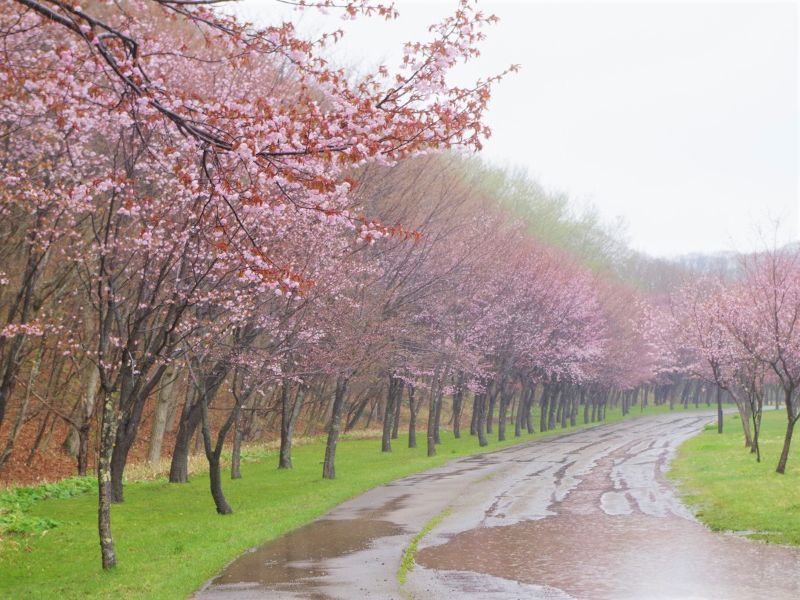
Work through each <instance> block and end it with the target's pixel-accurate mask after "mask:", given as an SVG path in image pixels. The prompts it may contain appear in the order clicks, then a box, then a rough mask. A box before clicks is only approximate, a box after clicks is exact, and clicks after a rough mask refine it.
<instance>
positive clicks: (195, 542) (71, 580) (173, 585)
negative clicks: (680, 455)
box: [0, 407, 705, 600]
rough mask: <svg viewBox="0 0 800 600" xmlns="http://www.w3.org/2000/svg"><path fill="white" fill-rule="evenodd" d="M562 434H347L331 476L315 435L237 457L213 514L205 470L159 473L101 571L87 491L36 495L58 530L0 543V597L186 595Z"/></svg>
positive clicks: (138, 486)
mask: <svg viewBox="0 0 800 600" xmlns="http://www.w3.org/2000/svg"><path fill="white" fill-rule="evenodd" d="M703 408H705V407H703ZM677 410H680V409H676V411H677ZM662 412H668V407H650V408H647V409H646V410H645V411H644V412H643V413H642V412H641V411H640V410H639V409H638V408H636V409H635V410H633V411H632V413H631V416H637V415H640V414H656V413H662ZM606 417H607V418H606V423H609V422H614V421H619V420H621V419H622V418H623V417H622V415H621V412H620V411H619V410H618V409H617V410H611V409H609V410H608V413H607V415H606ZM579 420H580V415H579ZM535 422H536V423H537V424H538V420H537V421H535ZM578 427H583V426H581V425H579V426H578ZM568 430H569V429H567V430H562V429H557V430H555V431H552V432H548V433H546V434H544V435H543V434H538V433H537V434H534V435H528V434H525V435H523V436H522V437H521V438H514V437H513V428H512V430H511V433H510V439H509V440H507V441H506V442H501V443H498V442H497V441H496V439H495V438H494V436H493V437H492V440H491V442H490V444H489V446H487V447H486V448H483V449H481V448H479V447H478V444H477V440H476V439H475V438H474V437H471V436H469V435H465V436H464V437H462V438H461V439H459V440H456V439H454V438H453V437H452V435H451V434H450V433H449V432H444V435H443V443H442V445H441V446H439V448H438V455H437V456H435V457H433V458H428V457H427V456H426V452H425V447H424V443H421V444H420V447H419V448H416V449H409V448H407V447H406V445H407V444H406V440H405V439H403V438H402V437H401V439H399V440H397V441H395V443H394V444H393V446H394V451H393V452H392V453H390V454H384V453H381V452H380V442H379V441H377V440H363V439H362V440H347V441H343V442H342V443H341V444H340V446H339V449H338V452H337V460H336V472H337V479H335V480H333V481H328V480H323V479H321V477H320V475H321V470H322V459H323V456H324V451H325V449H324V443H323V441H322V440H319V441H318V442H316V443H311V444H308V445H305V446H301V447H299V448H296V449H295V451H294V452H293V463H294V469H292V470H289V471H286V470H280V471H279V470H278V469H276V463H277V456H276V455H274V454H273V455H265V456H264V457H263V459H262V460H260V461H259V462H254V463H249V464H245V465H243V466H242V472H243V478H242V479H240V480H236V481H230V480H226V481H225V482H224V487H225V493H226V495H227V497H228V500H229V501H230V504H231V506H233V509H234V511H235V513H234V514H233V515H228V516H219V515H217V514H216V513H215V512H214V505H213V502H212V501H211V497H210V494H209V491H208V475H207V474H199V475H196V476H194V477H193V478H192V481H191V482H190V483H187V484H183V485H173V484H169V483H167V482H166V480H163V479H162V480H157V481H139V482H132V483H128V484H127V485H126V488H125V499H126V501H125V503H124V504H121V505H118V506H114V507H113V511H112V513H113V514H112V528H113V532H114V536H115V539H116V543H117V554H118V559H119V566H118V567H117V568H116V569H114V570H113V571H110V572H104V571H103V570H102V569H101V568H100V560H99V545H98V541H97V530H96V526H97V513H96V502H97V499H96V496H95V494H93V493H88V494H83V495H79V496H76V497H71V498H61V499H58V498H49V499H47V500H43V501H37V502H35V503H33V505H32V506H30V507H29V508H27V509H26V511H25V514H26V515H27V516H29V517H30V518H38V519H49V520H52V521H54V522H57V523H58V526H57V527H55V528H53V529H45V530H44V531H42V532H40V533H36V534H28V535H14V534H12V535H7V534H6V535H4V537H3V539H0V598H4V599H5V598H9V599H17V598H37V599H40V600H47V599H58V600H66V599H70V598H116V599H118V598H137V599H138V598H159V599H164V600H167V599H172V598H176V599H177V598H186V597H187V596H188V595H189V594H191V593H192V592H193V591H195V590H196V589H198V588H199V587H200V586H201V585H202V584H203V582H205V581H206V580H208V579H209V578H210V577H212V576H213V575H214V574H216V573H217V572H219V571H220V570H221V569H222V567H223V566H224V565H225V564H226V563H228V562H229V561H230V560H232V559H233V558H234V557H236V556H237V555H239V554H241V553H242V552H244V551H245V550H247V549H248V548H251V547H253V546H256V545H258V544H261V543H263V542H265V541H267V540H269V539H272V538H274V537H276V536H279V535H281V534H282V533H284V532H286V531H288V530H290V529H294V528H296V527H299V526H300V525H303V524H305V523H308V522H310V521H312V520H314V519H315V518H317V517H319V516H320V515H322V514H324V513H325V512H327V511H328V510H330V509H331V508H333V507H334V506H336V505H337V504H340V503H341V502H343V501H345V500H347V499H348V498H351V497H353V496H356V495H358V494H360V493H361V492H364V491H366V490H368V489H370V488H372V487H375V486H378V485H381V484H384V483H387V482H389V481H391V480H393V479H398V478H400V477H404V476H406V475H410V474H412V473H417V472H419V471H423V470H425V469H429V468H432V467H436V466H439V465H441V464H443V463H445V462H447V461H448V460H451V459H453V458H457V457H461V456H467V455H470V454H476V453H478V452H482V451H483V452H485V451H489V450H495V449H498V448H502V447H506V446H510V445H513V444H515V443H520V442H525V441H530V440H532V439H538V438H541V437H545V436H548V435H552V434H558V433H562V432H563V431H568Z"/></svg>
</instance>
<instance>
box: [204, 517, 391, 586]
mask: <svg viewBox="0 0 800 600" xmlns="http://www.w3.org/2000/svg"><path fill="white" fill-rule="evenodd" d="M402 532H403V530H402V529H401V528H400V527H398V526H397V525H395V524H394V523H390V522H388V521H378V520H374V519H347V520H334V519H320V520H318V521H314V522H313V523H309V524H308V525H305V526H304V527H300V528H298V529H295V530H294V531H290V532H289V533H287V534H286V535H284V536H281V537H279V538H277V539H276V540H274V541H273V542H271V543H269V544H266V545H264V546H261V547H260V548H257V549H255V550H253V551H251V552H248V553H247V554H245V555H244V556H242V557H240V558H239V559H238V560H236V561H234V562H233V563H231V565H230V566H229V567H228V568H227V569H225V571H223V572H222V574H221V575H219V576H218V577H216V578H215V579H214V580H213V581H212V589H213V590H214V592H215V593H216V594H218V595H222V596H223V597H224V596H225V595H226V594H227V593H232V592H234V591H235V592H237V596H236V597H237V598H239V597H242V598H244V597H248V598H250V597H252V598H261V597H263V594H264V593H267V592H276V591H283V592H285V593H287V594H295V595H297V594H300V595H301V597H303V598H314V599H319V600H322V599H324V598H329V596H327V595H326V594H325V593H324V592H323V590H322V589H318V586H317V585H316V583H317V581H319V580H320V579H321V578H323V577H324V576H325V575H327V574H328V573H327V571H326V568H325V563H324V561H325V559H330V558H334V557H337V556H346V555H350V554H353V553H355V552H358V551H359V550H364V549H366V548H367V547H368V546H369V543H370V542H371V541H372V540H374V539H376V538H381V537H386V536H391V535H397V534H400V533H402ZM209 597H212V596H209Z"/></svg>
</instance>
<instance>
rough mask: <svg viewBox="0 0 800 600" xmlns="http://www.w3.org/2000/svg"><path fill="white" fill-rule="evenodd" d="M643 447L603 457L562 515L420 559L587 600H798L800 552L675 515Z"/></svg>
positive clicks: (427, 551) (449, 545)
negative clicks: (643, 459)
mask: <svg viewBox="0 0 800 600" xmlns="http://www.w3.org/2000/svg"><path fill="white" fill-rule="evenodd" d="M638 450H640V449H639V448H638V446H636V445H634V444H628V445H626V446H623V447H621V448H619V449H617V450H616V451H614V452H611V453H609V454H608V455H606V456H604V457H603V458H601V459H600V460H598V461H597V462H596V463H595V465H594V467H593V468H592V469H591V471H590V472H589V473H587V474H586V475H584V476H583V478H582V480H581V481H580V483H579V484H578V485H577V486H576V487H574V488H573V489H571V490H570V493H569V494H568V495H567V496H566V497H564V498H563V499H562V500H560V501H554V502H553V503H552V504H551V509H552V510H553V511H554V512H555V513H556V515H555V516H551V517H546V518H543V519H539V520H529V521H521V522H518V523H515V524H510V525H504V526H498V527H479V528H477V529H472V530H469V531H465V532H462V533H459V534H456V535H455V536H453V537H452V538H451V539H450V540H449V541H448V542H446V543H444V544H441V545H438V546H431V547H428V548H424V549H422V550H420V551H419V553H418V554H417V562H418V563H419V564H420V565H422V566H424V567H427V568H429V569H437V570H451V571H473V572H475V573H481V574H485V575H490V576H494V577H500V578H504V579H509V580H516V581H520V582H523V583H531V584H538V585H545V586H551V587H553V588H558V589H560V590H564V591H565V592H567V593H568V594H570V595H572V596H574V597H576V598H581V599H598V600H601V599H614V600H622V599H631V600H632V599H636V600H656V599H659V600H661V599H663V600H666V599H670V600H677V599H682V600H686V599H695V600H700V599H704V600H711V599H719V600H723V599H724V600H739V599H741V600H750V599H752V598H769V599H770V600H784V599H785V600H789V599H792V600H795V599H797V598H800V550H797V549H794V548H787V547H782V546H770V545H767V544H762V543H757V542H753V541H751V540H745V539H741V538H738V537H736V536H734V535H724V534H719V533H713V532H711V531H710V530H708V529H707V528H705V527H704V526H703V525H701V524H699V523H697V522H696V521H693V520H690V519H687V518H682V517H681V516H678V515H676V514H675V513H676V509H681V508H682V506H681V505H680V504H679V503H677V502H676V501H675V499H674V495H673V494H672V492H671V490H670V489H669V488H668V487H666V486H667V484H666V483H665V482H664V479H663V473H662V471H663V468H664V466H665V457H664V456H660V457H658V458H656V457H653V460H652V461H650V462H649V465H648V464H643V463H642V462H641V456H642V454H641V452H640V451H638ZM629 486H631V487H629ZM679 512H682V511H679ZM615 513H616V514H615ZM488 516H489V515H488V514H487V517H488Z"/></svg>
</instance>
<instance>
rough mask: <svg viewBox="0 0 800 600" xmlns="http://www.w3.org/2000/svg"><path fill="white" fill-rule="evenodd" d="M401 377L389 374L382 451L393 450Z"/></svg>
mask: <svg viewBox="0 0 800 600" xmlns="http://www.w3.org/2000/svg"><path fill="white" fill-rule="evenodd" d="M399 385H400V379H398V378H397V377H394V376H393V375H390V376H389V388H388V390H387V392H386V409H385V410H384V411H383V434H382V435H381V452H391V451H392V429H393V424H394V413H395V410H394V405H395V402H397V391H398V387H399Z"/></svg>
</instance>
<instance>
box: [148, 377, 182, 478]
mask: <svg viewBox="0 0 800 600" xmlns="http://www.w3.org/2000/svg"><path fill="white" fill-rule="evenodd" d="M164 378H165V380H166V381H165V383H164V385H162V386H161V389H160V390H158V399H157V400H156V412H155V414H154V415H153V427H152V430H151V432H150V444H149V446H148V449H147V462H148V464H149V465H150V467H151V468H156V467H158V463H159V462H161V445H162V443H163V442H164V433H165V432H166V430H167V417H168V416H169V413H170V408H171V406H172V405H173V404H175V398H174V395H173V393H172V392H173V389H174V387H175V379H176V378H177V376H176V375H175V367H174V366H171V367H170V368H169V369H168V370H167V372H166V373H165V374H164Z"/></svg>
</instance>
